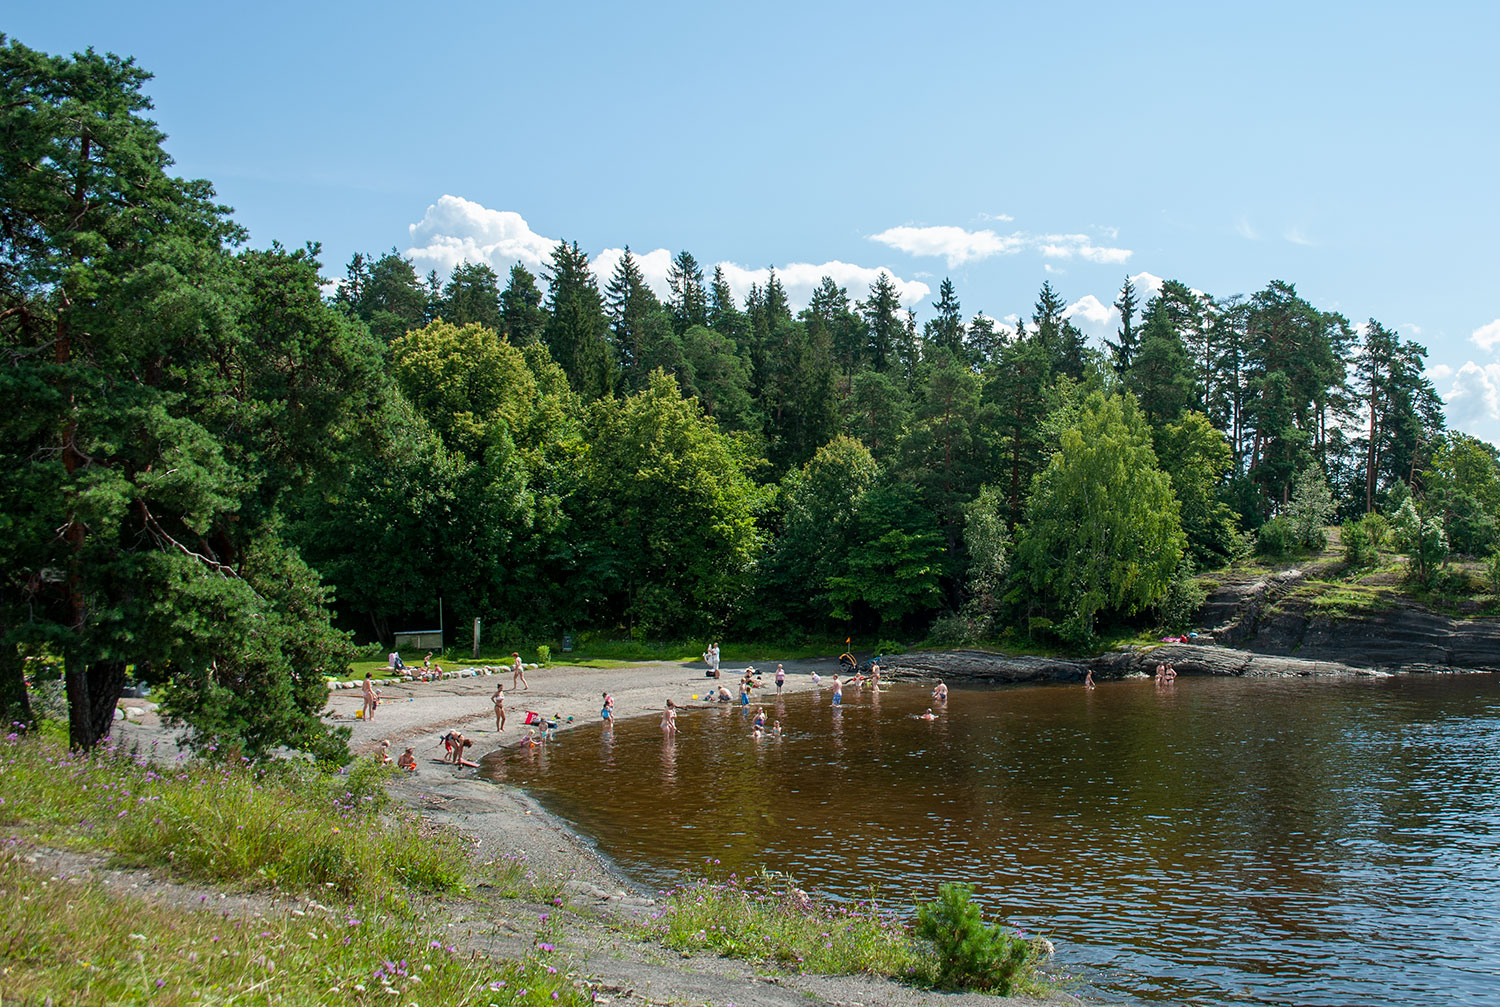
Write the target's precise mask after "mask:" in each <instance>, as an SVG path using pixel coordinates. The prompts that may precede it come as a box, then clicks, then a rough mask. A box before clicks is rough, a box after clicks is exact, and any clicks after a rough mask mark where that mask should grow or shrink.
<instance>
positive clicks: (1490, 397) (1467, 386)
mask: <svg viewBox="0 0 1500 1007" xmlns="http://www.w3.org/2000/svg"><path fill="white" fill-rule="evenodd" d="M1443 402H1444V403H1445V404H1446V405H1447V411H1448V419H1449V422H1451V423H1452V424H1453V425H1454V426H1456V427H1464V426H1469V425H1471V424H1476V423H1484V422H1485V421H1493V420H1500V363H1490V364H1480V363H1476V362H1475V361H1473V360H1469V361H1466V362H1465V363H1464V365H1463V366H1462V367H1460V368H1459V369H1458V370H1457V371H1456V372H1454V373H1453V376H1452V384H1451V385H1450V386H1449V388H1448V390H1447V391H1446V392H1444V393H1443Z"/></svg>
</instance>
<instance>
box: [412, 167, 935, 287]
mask: <svg viewBox="0 0 1500 1007" xmlns="http://www.w3.org/2000/svg"><path fill="white" fill-rule="evenodd" d="M410 232H411V246H410V247H409V248H407V250H406V255H407V257H408V258H410V259H411V260H412V263H413V265H415V266H416V267H417V271H418V272H419V273H425V272H427V271H428V270H429V269H435V270H437V271H438V273H440V274H447V273H449V272H451V271H452V270H453V267H454V266H457V265H458V264H459V263H461V262H484V263H488V264H489V266H490V267H491V268H492V269H494V270H495V272H497V273H499V274H500V277H501V282H504V279H505V274H506V273H507V272H509V271H510V267H511V266H512V265H513V264H515V263H517V262H520V263H522V264H524V265H525V266H526V267H527V268H528V269H530V270H531V271H532V272H533V273H535V272H538V271H540V270H541V269H542V268H544V267H545V266H546V264H547V263H548V261H549V260H550V259H551V257H552V250H553V249H554V248H556V247H557V244H558V239H556V238H548V237H545V236H543V235H540V234H538V233H536V232H535V231H534V230H532V228H531V225H530V224H529V223H527V221H526V218H524V217H522V216H521V215H520V214H519V213H516V212H514V211H512V210H492V209H490V208H489V207H487V206H484V205H482V204H480V203H476V202H474V201H473V200H469V199H464V198H463V197H462V196H454V195H444V196H442V197H441V198H440V199H438V201H437V202H435V203H433V204H432V205H431V206H429V207H428V208H427V212H426V213H424V214H423V215H422V219H421V220H419V221H417V222H416V223H415V224H412V225H411V227H410ZM624 254H625V250H624V249H623V248H605V249H603V250H602V251H600V252H598V253H596V254H593V255H591V257H590V266H591V268H592V269H593V271H594V275H595V276H597V277H598V279H599V285H600V287H601V288H602V287H603V286H604V285H605V284H607V283H609V278H610V276H611V275H612V274H613V273H614V271H615V267H616V266H617V265H618V264H619V261H620V258H621V256H623V255H624ZM631 254H632V255H633V256H634V257H635V260H636V263H637V265H638V266H639V267H640V270H641V274H642V275H643V276H644V277H645V280H646V283H647V285H648V286H650V287H651V289H652V290H653V291H655V293H656V295H657V296H658V297H663V298H664V297H666V295H667V271H668V270H669V269H670V268H671V265H672V252H670V251H669V250H667V249H665V248H655V249H652V250H651V251H648V252H637V251H635V250H634V249H632V250H631ZM719 265H721V266H723V267H724V275H725V277H726V279H728V281H729V286H730V289H731V290H733V291H734V293H735V296H736V297H740V298H743V297H744V296H745V295H746V294H747V293H749V291H750V285H751V284H752V283H759V284H762V285H764V284H765V282H766V280H767V279H769V277H770V269H769V267H767V268H761V269H752V268H749V267H746V266H741V265H738V264H736V263H733V262H721V263H719ZM713 268H714V267H713V266H712V265H708V266H705V267H704V272H705V273H708V274H709V275H712V274H713ZM881 273H887V274H888V275H890V277H891V280H892V282H893V283H894V284H895V287H896V292H897V295H898V296H899V297H900V299H901V303H902V304H904V305H906V306H907V307H914V306H915V305H917V304H919V303H920V302H921V301H922V300H923V299H924V298H926V297H928V296H929V295H930V294H931V293H932V288H931V287H930V286H928V285H927V284H925V283H923V282H922V281H920V280H907V279H902V278H901V277H900V276H897V275H896V274H895V272H894V271H893V270H891V269H889V268H887V267H884V266H860V265H855V264H854V263H850V262H840V261H838V260H832V261H829V262H824V263H810V262H793V263H790V264H788V265H785V266H777V267H776V275H777V276H778V277H779V278H780V280H781V283H782V286H784V287H785V288H786V292H787V299H788V300H789V301H790V302H791V305H792V308H793V309H794V310H800V309H801V308H803V307H806V305H807V302H808V300H810V299H811V297H812V292H813V290H814V288H816V287H817V285H818V284H819V283H820V282H821V281H822V279H823V277H824V276H831V277H832V278H833V280H834V282H835V283H837V284H838V285H839V286H841V287H847V288H848V290H849V295H850V296H851V297H853V298H855V299H860V298H863V297H864V296H865V295H866V293H867V292H868V291H869V288H870V285H871V284H872V283H874V282H875V278H876V277H877V276H879V275H880V274H881Z"/></svg>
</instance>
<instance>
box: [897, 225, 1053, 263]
mask: <svg viewBox="0 0 1500 1007" xmlns="http://www.w3.org/2000/svg"><path fill="white" fill-rule="evenodd" d="M870 240H871V241H878V242H880V243H881V244H882V245H889V246H890V247H891V248H894V249H896V250H897V251H898V252H905V253H906V254H907V255H935V256H942V257H943V258H946V259H947V260H948V268H949V269H952V268H954V267H956V266H961V265H963V264H964V263H965V262H971V261H975V260H978V259H988V258H989V257H990V256H992V255H1011V254H1014V253H1016V252H1019V251H1020V250H1021V249H1022V248H1024V247H1025V245H1026V239H1025V238H1024V237H1022V236H1020V235H1014V234H1012V235H1000V234H996V233H995V232H994V231H992V230H990V229H989V228H985V229H984V230H982V231H967V230H965V229H963V228H962V227H951V226H938V227H906V226H903V227H892V228H889V229H887V230H884V231H881V232H880V233H879V234H872V235H870Z"/></svg>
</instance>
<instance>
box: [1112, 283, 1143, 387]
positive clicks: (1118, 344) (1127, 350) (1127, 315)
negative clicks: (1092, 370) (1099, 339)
mask: <svg viewBox="0 0 1500 1007" xmlns="http://www.w3.org/2000/svg"><path fill="white" fill-rule="evenodd" d="M1114 306H1115V310H1116V311H1118V312H1119V313H1120V328H1119V329H1118V330H1117V332H1116V335H1115V341H1114V342H1110V341H1109V340H1108V339H1106V340H1105V341H1104V345H1106V346H1108V347H1109V351H1110V362H1111V363H1112V364H1114V368H1115V373H1116V374H1118V375H1120V376H1121V377H1124V376H1125V372H1126V371H1128V370H1130V365H1131V364H1132V363H1133V362H1134V361H1135V351H1136V331H1135V310H1136V297H1135V285H1134V284H1132V283H1131V282H1130V277H1128V276H1127V277H1125V285H1124V286H1122V287H1121V288H1120V299H1119V300H1118V301H1116V302H1115V305H1114Z"/></svg>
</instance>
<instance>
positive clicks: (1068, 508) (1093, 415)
mask: <svg viewBox="0 0 1500 1007" xmlns="http://www.w3.org/2000/svg"><path fill="white" fill-rule="evenodd" d="M1185 547H1186V540H1185V537H1184V535H1183V533H1182V527H1181V522H1180V520H1179V517H1178V505H1177V500H1176V498H1175V497H1174V496H1173V495H1172V486H1171V480H1170V479H1169V478H1168V477H1167V475H1166V473H1164V472H1162V471H1161V469H1160V468H1158V467H1157V463H1156V454H1155V452H1154V451H1153V450H1152V447H1151V439H1150V434H1149V432H1148V431H1147V428H1146V424H1145V422H1144V420H1143V419H1142V417H1141V415H1140V411H1139V410H1138V409H1137V408H1136V406H1135V402H1134V400H1133V399H1131V398H1129V397H1128V396H1127V397H1123V398H1122V397H1119V396H1111V397H1109V398H1106V397H1105V396H1103V395H1102V394H1100V393H1097V392H1096V393H1094V394H1092V395H1090V396H1089V398H1088V400H1087V401H1086V403H1085V406H1084V409H1083V412H1082V414H1081V415H1080V417H1079V421H1078V425H1077V426H1075V427H1071V428H1069V429H1067V430H1065V431H1063V433H1062V437H1061V446H1060V449H1059V450H1058V451H1057V453H1056V454H1054V455H1053V456H1052V460H1051V461H1050V462H1049V463H1048V465H1047V467H1046V468H1045V469H1043V470H1042V472H1041V473H1040V474H1039V475H1038V476H1037V478H1036V482H1035V485H1034V486H1033V487H1032V492H1031V496H1030V498H1029V500H1028V502H1027V517H1026V525H1025V528H1024V530H1023V531H1022V533H1021V534H1020V535H1019V537H1018V541H1017V545H1016V564H1017V570H1018V573H1019V574H1020V576H1021V577H1022V578H1023V579H1024V582H1025V584H1026V585H1027V586H1028V587H1029V588H1030V590H1031V591H1032V592H1034V593H1035V595H1036V597H1037V598H1038V600H1040V601H1041V602H1042V603H1043V604H1044V605H1045V606H1046V607H1047V609H1048V610H1049V611H1052V612H1054V613H1056V614H1057V616H1059V617H1060V618H1059V619H1058V620H1055V621H1056V622H1057V623H1058V624H1059V625H1060V626H1061V627H1062V634H1063V636H1064V637H1065V638H1067V639H1071V640H1073V641H1076V642H1084V641H1087V640H1090V639H1092V638H1093V636H1094V633H1095V627H1096V623H1097V621H1098V618H1099V617H1100V615H1101V614H1103V615H1130V614H1133V613H1135V612H1138V611H1140V610H1141V609H1143V608H1146V607H1148V606H1150V605H1153V604H1155V603H1156V601H1157V600H1158V599H1159V598H1161V597H1162V595H1163V594H1164V593H1165V592H1166V590H1167V589H1168V587H1169V586H1170V584H1171V581H1172V577H1173V575H1174V573H1175V571H1176V570H1177V565H1178V562H1179V561H1180V560H1181V559H1182V555H1183V551H1184V549H1185Z"/></svg>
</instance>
